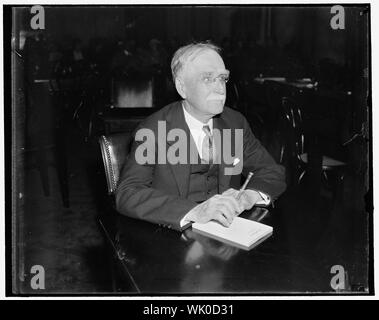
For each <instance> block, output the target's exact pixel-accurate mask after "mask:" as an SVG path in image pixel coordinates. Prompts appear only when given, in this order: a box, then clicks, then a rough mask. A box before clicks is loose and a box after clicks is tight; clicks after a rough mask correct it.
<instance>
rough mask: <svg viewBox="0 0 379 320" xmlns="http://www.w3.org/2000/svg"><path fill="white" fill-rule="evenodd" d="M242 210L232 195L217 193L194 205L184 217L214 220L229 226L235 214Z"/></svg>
mask: <svg viewBox="0 0 379 320" xmlns="http://www.w3.org/2000/svg"><path fill="white" fill-rule="evenodd" d="M242 211H243V208H241V207H240V206H239V204H238V201H237V200H236V198H235V197H234V196H232V195H222V194H217V195H215V196H213V197H212V198H209V199H208V200H207V201H204V202H203V203H201V204H199V205H198V206H197V207H195V208H194V209H193V210H192V211H191V212H190V213H189V215H188V216H187V217H186V218H187V219H188V220H190V221H193V222H199V223H206V222H208V221H210V220H216V221H218V222H220V223H221V224H222V225H223V226H225V227H229V226H230V224H231V223H232V221H233V219H234V217H235V216H237V215H239V214H240V213H241V212H242Z"/></svg>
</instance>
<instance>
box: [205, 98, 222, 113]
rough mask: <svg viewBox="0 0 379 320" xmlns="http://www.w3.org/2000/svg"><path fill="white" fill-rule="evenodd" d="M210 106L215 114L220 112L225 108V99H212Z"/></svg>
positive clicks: (209, 102)
mask: <svg viewBox="0 0 379 320" xmlns="http://www.w3.org/2000/svg"><path fill="white" fill-rule="evenodd" d="M208 104H209V106H210V107H211V110H212V111H213V113H214V114H219V113H221V112H222V111H223V110H224V104H225V101H223V100H211V101H208Z"/></svg>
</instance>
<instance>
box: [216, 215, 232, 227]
mask: <svg viewBox="0 0 379 320" xmlns="http://www.w3.org/2000/svg"><path fill="white" fill-rule="evenodd" d="M214 219H215V220H217V221H218V222H220V223H221V224H222V225H223V226H224V227H229V226H230V223H229V221H228V220H227V219H226V218H225V216H224V214H223V213H222V212H221V211H217V212H216V215H215V218H214Z"/></svg>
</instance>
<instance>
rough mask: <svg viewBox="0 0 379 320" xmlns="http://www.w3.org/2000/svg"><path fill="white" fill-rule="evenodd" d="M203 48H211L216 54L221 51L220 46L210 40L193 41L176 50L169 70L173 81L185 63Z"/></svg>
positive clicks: (203, 49)
mask: <svg viewBox="0 0 379 320" xmlns="http://www.w3.org/2000/svg"><path fill="white" fill-rule="evenodd" d="M205 50H213V51H216V52H217V53H218V54H220V52H221V48H220V47H218V46H216V45H215V44H213V43H211V42H194V43H191V44H188V45H186V46H184V47H180V48H179V49H178V50H176V52H175V54H174V56H173V57H172V60H171V72H172V78H173V80H174V83H175V80H176V78H177V77H178V74H179V73H180V72H181V71H182V70H183V68H184V66H185V64H186V63H187V62H189V61H192V60H193V59H195V58H196V57H197V56H198V55H199V54H200V53H201V52H203V51H205Z"/></svg>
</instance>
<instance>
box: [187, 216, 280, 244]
mask: <svg viewBox="0 0 379 320" xmlns="http://www.w3.org/2000/svg"><path fill="white" fill-rule="evenodd" d="M192 230H193V231H194V232H197V233H200V234H202V235H205V236H208V237H210V238H213V239H217V240H219V241H222V242H225V243H227V244H230V245H233V246H236V247H238V248H241V249H244V250H251V249H252V248H254V247H255V246H257V245H258V244H260V243H261V242H263V241H264V240H266V239H267V238H268V237H270V236H271V235H272V232H273V228H272V227H270V226H268V225H265V224H263V223H259V222H256V221H252V220H248V219H244V218H240V217H235V218H234V220H233V222H232V224H231V225H230V227H228V228H227V227H224V226H222V225H221V224H220V223H218V222H216V221H209V222H207V223H198V222H195V223H193V224H192Z"/></svg>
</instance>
